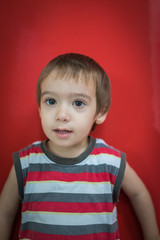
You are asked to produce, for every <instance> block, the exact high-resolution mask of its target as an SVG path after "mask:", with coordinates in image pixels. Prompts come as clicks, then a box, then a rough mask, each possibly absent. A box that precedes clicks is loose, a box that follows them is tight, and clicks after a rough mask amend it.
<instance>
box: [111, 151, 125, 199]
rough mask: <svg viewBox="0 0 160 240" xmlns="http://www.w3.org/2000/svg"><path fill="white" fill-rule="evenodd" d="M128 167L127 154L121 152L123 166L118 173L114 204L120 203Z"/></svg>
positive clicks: (121, 165) (114, 190)
mask: <svg viewBox="0 0 160 240" xmlns="http://www.w3.org/2000/svg"><path fill="white" fill-rule="evenodd" d="M125 167H126V154H125V153H123V152H121V164H120V168H119V172H118V176H117V178H116V182H115V185H114V189H113V202H114V203H116V202H117V201H118V197H119V193H120V189H121V185H122V181H123V177H124V173H125Z"/></svg>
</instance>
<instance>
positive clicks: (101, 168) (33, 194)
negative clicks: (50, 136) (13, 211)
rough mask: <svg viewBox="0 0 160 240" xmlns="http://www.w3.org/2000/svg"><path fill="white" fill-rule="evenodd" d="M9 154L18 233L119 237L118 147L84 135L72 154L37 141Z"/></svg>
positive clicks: (53, 238) (36, 237)
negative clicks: (82, 146) (85, 140)
mask: <svg viewBox="0 0 160 240" xmlns="http://www.w3.org/2000/svg"><path fill="white" fill-rule="evenodd" d="M13 160H14V166H15V170H16V176H17V181H18V191H19V195H20V198H21V201H22V218H21V227H20V232H19V239H30V240H115V239H119V231H118V223H117V209H116V202H117V201H118V196H119V192H120V188H121V184H122V180H123V176H124V171H125V162H126V160H125V154H124V153H122V152H120V151H119V150H117V149H115V148H113V147H111V146H109V145H107V144H106V143H105V142H104V141H103V140H101V139H93V138H92V137H90V142H89V145H88V148H87V150H86V151H85V152H83V153H82V154H81V155H80V156H79V157H76V158H71V159H69V158H60V157H57V156H55V155H54V154H52V153H51V152H49V151H48V149H47V141H44V142H43V141H39V142H35V143H33V144H31V145H30V146H28V147H27V148H25V149H23V150H20V151H18V152H16V153H13Z"/></svg>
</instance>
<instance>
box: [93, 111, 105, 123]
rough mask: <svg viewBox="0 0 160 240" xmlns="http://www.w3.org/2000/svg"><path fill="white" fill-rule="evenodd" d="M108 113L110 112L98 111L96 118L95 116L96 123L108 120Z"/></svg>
mask: <svg viewBox="0 0 160 240" xmlns="http://www.w3.org/2000/svg"><path fill="white" fill-rule="evenodd" d="M107 114H108V112H106V113H102V112H100V113H98V114H97V116H96V118H95V123H96V124H102V123H103V122H104V121H105V120H106V117H107Z"/></svg>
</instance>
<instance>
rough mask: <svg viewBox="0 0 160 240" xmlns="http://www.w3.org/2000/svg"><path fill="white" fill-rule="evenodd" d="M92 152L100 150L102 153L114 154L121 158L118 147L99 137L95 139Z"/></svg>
mask: <svg viewBox="0 0 160 240" xmlns="http://www.w3.org/2000/svg"><path fill="white" fill-rule="evenodd" d="M94 152H95V153H100V152H101V153H104V154H108V155H110V156H115V157H117V158H121V155H122V152H121V151H120V150H119V149H117V148H115V147H113V146H111V145H109V144H108V143H106V142H105V141H104V140H103V139H100V138H97V139H96V143H95V147H94Z"/></svg>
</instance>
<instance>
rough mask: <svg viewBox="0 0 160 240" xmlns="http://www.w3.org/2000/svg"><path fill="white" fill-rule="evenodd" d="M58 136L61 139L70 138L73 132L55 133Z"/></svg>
mask: <svg viewBox="0 0 160 240" xmlns="http://www.w3.org/2000/svg"><path fill="white" fill-rule="evenodd" d="M54 132H55V134H56V136H58V137H59V138H68V137H69V136H70V135H71V133H72V132H58V131H54Z"/></svg>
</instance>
